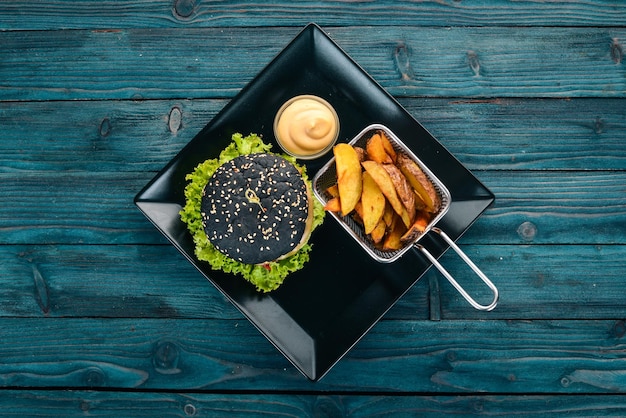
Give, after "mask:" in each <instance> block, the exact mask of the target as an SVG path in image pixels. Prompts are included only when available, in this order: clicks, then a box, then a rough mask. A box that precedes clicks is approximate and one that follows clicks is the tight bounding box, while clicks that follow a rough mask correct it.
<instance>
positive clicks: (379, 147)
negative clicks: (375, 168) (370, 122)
mask: <svg viewBox="0 0 626 418" xmlns="http://www.w3.org/2000/svg"><path fill="white" fill-rule="evenodd" d="M365 151H366V152H367V158H368V159H370V160H372V161H376V162H377V163H379V164H392V163H393V160H392V159H391V157H390V156H389V154H387V151H385V147H384V146H383V140H382V137H381V136H380V134H379V133H375V134H374V135H372V137H371V138H370V139H368V140H367V144H366V146H365Z"/></svg>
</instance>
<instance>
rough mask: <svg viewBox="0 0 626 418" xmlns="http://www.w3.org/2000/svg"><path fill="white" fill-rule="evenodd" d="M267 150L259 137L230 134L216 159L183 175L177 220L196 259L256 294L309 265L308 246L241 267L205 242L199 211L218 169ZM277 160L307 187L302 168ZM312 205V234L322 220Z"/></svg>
mask: <svg viewBox="0 0 626 418" xmlns="http://www.w3.org/2000/svg"><path fill="white" fill-rule="evenodd" d="M271 147H272V145H271V144H266V143H264V142H263V140H262V139H261V137H260V136H258V135H256V134H250V135H248V136H245V137H244V136H243V135H241V134H239V133H236V134H234V135H233V136H232V142H231V143H230V145H228V146H227V147H226V148H225V149H224V150H222V152H221V153H220V155H219V156H218V158H214V159H210V160H206V161H204V162H202V163H200V164H198V166H196V168H195V169H194V171H193V172H191V173H189V174H187V176H186V177H185V178H186V180H188V181H189V183H188V184H187V186H186V187H185V206H184V207H183V208H182V210H181V211H180V218H181V219H182V221H183V222H185V223H186V224H187V229H188V230H189V232H190V233H191V235H192V236H193V241H194V244H195V255H196V257H198V259H199V260H202V261H206V262H208V263H209V264H210V265H211V268H213V269H214V270H222V271H224V272H226V273H232V274H238V275H241V276H243V278H244V279H246V280H248V281H249V282H250V283H252V284H253V285H255V286H256V288H257V290H258V291H260V292H269V291H272V290H274V289H276V288H278V287H279V286H280V285H281V284H282V283H283V281H284V280H285V278H286V277H287V276H288V275H289V274H290V273H292V272H294V271H297V270H300V269H301V268H302V267H303V266H304V264H305V263H306V262H307V261H309V253H310V252H311V245H310V244H308V243H307V244H305V245H304V246H303V247H302V248H301V249H300V250H299V251H298V252H296V253H295V254H293V255H291V256H289V257H287V258H285V259H283V260H280V261H273V262H270V263H267V264H265V265H255V264H244V263H241V262H239V261H236V260H233V259H232V258H230V257H227V256H225V255H224V254H222V253H221V252H219V251H218V250H217V249H215V247H214V246H213V245H212V244H211V242H209V240H208V239H207V237H206V234H205V232H204V228H203V226H202V219H201V217H200V210H201V203H202V191H203V190H204V186H206V184H207V183H208V182H209V179H210V178H211V176H213V173H215V170H217V168H218V167H219V166H221V165H222V164H224V163H225V162H227V161H230V160H232V159H233V158H236V157H239V156H241V155H247V154H254V153H260V152H269V151H270V149H271ZM281 157H283V158H285V159H286V160H288V161H289V162H291V163H292V164H294V165H295V166H296V167H297V168H298V170H299V171H300V172H301V173H302V177H303V179H304V181H306V182H307V183H308V184H309V186H311V182H310V180H309V178H308V176H307V174H306V167H304V166H301V165H299V164H297V163H296V159H295V158H293V157H291V156H287V155H281ZM313 205H314V211H313V227H312V230H313V229H315V228H317V227H318V226H319V225H321V224H322V223H323V222H324V216H325V211H324V208H323V206H322V204H321V203H320V202H319V201H318V200H317V199H315V198H314V199H313Z"/></svg>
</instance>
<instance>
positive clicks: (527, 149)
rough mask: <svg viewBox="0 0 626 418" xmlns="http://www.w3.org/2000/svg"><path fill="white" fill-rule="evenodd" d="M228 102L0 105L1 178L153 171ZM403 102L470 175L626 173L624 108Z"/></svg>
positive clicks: (612, 102)
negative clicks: (476, 172) (3, 175)
mask: <svg viewBox="0 0 626 418" xmlns="http://www.w3.org/2000/svg"><path fill="white" fill-rule="evenodd" d="M227 102H228V101H227V100H221V99H216V100H174V101H161V100H143V101H126V100H122V101H117V102H115V105H113V106H112V105H111V102H109V101H93V102H89V104H87V105H86V104H85V103H83V102H77V101H68V102H0V126H2V129H3V135H4V136H5V138H10V139H11V140H4V141H0V161H2V164H1V165H0V172H28V171H66V170H71V171H101V170H106V171H115V172H128V171H133V172H137V171H153V172H156V171H158V170H160V169H161V168H163V167H164V166H165V165H166V164H167V163H168V162H169V160H170V159H171V158H172V157H174V155H176V153H178V151H180V149H182V147H183V146H184V145H185V144H187V142H189V141H190V140H191V139H192V138H193V137H194V136H195V135H196V133H197V132H199V131H200V130H201V129H202V128H203V127H204V125H205V124H207V123H208V122H209V121H210V120H211V119H212V118H213V117H214V116H215V115H216V114H217V112H219V111H220V110H221V109H222V108H223V107H224V105H225V104H226V103H227ZM400 102H401V104H402V105H403V106H404V107H405V108H406V109H407V110H408V111H409V112H410V113H411V114H412V115H413V116H414V117H415V118H416V119H417V120H418V121H420V122H421V123H422V124H423V125H424V126H425V127H426V128H427V129H428V130H429V131H430V132H431V133H432V134H433V135H435V137H437V138H438V139H439V140H440V141H441V142H442V143H443V144H444V145H445V146H446V147H447V148H448V149H449V150H450V152H452V153H453V154H454V155H455V156H457V158H459V160H461V161H462V162H463V163H464V164H465V165H466V166H467V167H468V168H469V169H470V170H485V169H489V170H511V169H514V170H535V169H541V170H577V169H583V170H626V141H625V140H624V135H625V132H626V100H623V99H568V100H562V99H554V100H552V99H494V100H485V101H480V100H471V99H467V100H465V99H454V98H451V99H440V98H437V99H434V98H426V99H413V98H401V99H400ZM70 126H71V129H70V128H69V127H70Z"/></svg>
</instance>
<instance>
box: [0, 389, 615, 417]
mask: <svg viewBox="0 0 626 418" xmlns="http://www.w3.org/2000/svg"><path fill="white" fill-rule="evenodd" d="M0 394H2V395H3V396H0V407H2V411H3V413H4V414H6V415H7V416H13V415H15V416H19V414H20V413H21V414H23V415H22V416H31V415H33V416H35V415H36V416H39V417H43V416H45V417H62V418H70V417H83V416H85V415H86V414H91V415H101V416H113V415H114V416H116V417H120V418H122V417H136V418H141V417H154V416H161V417H164V416H223V415H224V414H226V415H228V416H229V417H246V418H247V417H250V416H255V415H258V416H260V415H264V416H274V415H276V416H294V417H296V416H297V417H317V416H330V417H334V416H337V417H369V416H379V415H382V416H384V415H388V414H393V416H398V417H404V416H429V417H449V416H451V415H463V416H471V415H478V414H485V415H486V414H488V415H489V416H493V417H502V416H511V415H517V414H519V413H520V411H524V416H530V417H533V416H539V417H544V416H550V417H557V418H558V417H572V416H602V417H622V416H624V414H626V400H625V399H624V397H623V396H621V395H579V396H571V395H556V396H547V395H480V394H476V395H456V396H455V395H452V396H450V395H448V396H434V395H400V396H398V395H395V394H386V395H373V396H364V395H349V394H335V393H333V392H330V393H323V394H299V393H298V394H275V393H271V392H270V393H252V394H238V393H224V394H211V393H184V392H183V393H178V392H120V391H97V390H91V391H85V390H72V391H68V390H54V391H50V390H29V391H18V390H3V391H0Z"/></svg>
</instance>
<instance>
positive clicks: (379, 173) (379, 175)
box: [361, 160, 404, 215]
mask: <svg viewBox="0 0 626 418" xmlns="http://www.w3.org/2000/svg"><path fill="white" fill-rule="evenodd" d="M361 165H362V166H363V168H365V171H367V172H368V173H369V174H370V175H371V176H372V179H374V181H375V182H376V184H378V187H379V188H380V191H381V192H382V193H383V194H384V195H385V197H386V198H387V200H388V201H389V203H390V204H391V207H393V210H395V211H396V213H397V214H398V215H401V214H402V211H403V210H404V205H403V204H402V201H401V200H400V198H399V197H398V193H397V192H396V188H395V186H394V185H393V181H392V180H391V177H389V174H388V173H387V170H385V169H384V168H383V166H382V164H379V163H377V162H376V161H370V160H368V161H363V162H362V163H361Z"/></svg>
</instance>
